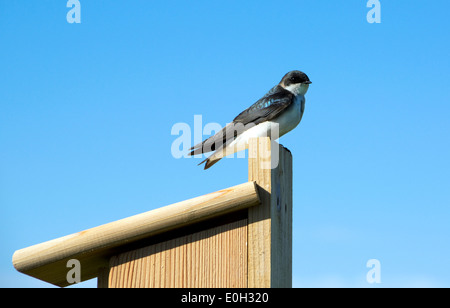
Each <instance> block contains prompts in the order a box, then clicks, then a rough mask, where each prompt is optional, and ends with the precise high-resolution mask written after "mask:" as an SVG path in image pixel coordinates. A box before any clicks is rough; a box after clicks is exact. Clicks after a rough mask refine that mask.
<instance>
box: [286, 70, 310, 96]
mask: <svg viewBox="0 0 450 308" xmlns="http://www.w3.org/2000/svg"><path fill="white" fill-rule="evenodd" d="M310 84H311V81H310V80H309V78H308V76H307V75H306V74H305V73H303V72H301V71H290V72H289V73H287V74H286V75H284V77H283V78H282V79H281V81H280V86H282V87H283V88H285V89H286V90H288V91H290V92H292V93H293V94H294V95H296V96H297V95H305V94H306V92H307V91H308V88H309V85H310Z"/></svg>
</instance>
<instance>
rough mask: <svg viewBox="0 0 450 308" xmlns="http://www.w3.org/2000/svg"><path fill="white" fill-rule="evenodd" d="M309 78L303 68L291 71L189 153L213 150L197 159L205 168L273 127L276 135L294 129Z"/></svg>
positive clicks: (299, 115) (297, 122)
mask: <svg viewBox="0 0 450 308" xmlns="http://www.w3.org/2000/svg"><path fill="white" fill-rule="evenodd" d="M310 84H311V81H310V80H309V77H308V76H307V75H306V74H305V73H304V72H302V71H298V70H294V71H290V72H288V73H287V74H285V75H284V76H283V78H282V79H281V81H280V82H279V83H278V84H277V85H276V86H274V87H273V88H272V89H270V90H269V91H268V92H267V93H266V94H265V95H264V96H263V97H261V98H260V99H259V100H258V101H256V102H255V103H254V104H253V105H251V106H250V107H248V108H247V109H245V110H244V111H242V112H241V113H240V114H239V115H237V116H236V117H235V118H234V120H233V121H232V122H231V123H229V124H227V125H226V126H225V127H224V128H223V129H222V130H221V131H219V132H217V133H216V134H214V135H213V136H211V137H209V138H207V139H206V140H204V141H202V142H200V143H198V144H196V145H194V146H193V147H191V148H190V149H189V151H190V153H188V156H192V155H197V154H202V153H208V152H214V153H213V154H212V155H210V156H209V157H208V158H206V159H205V160H203V161H202V162H200V163H199V165H201V164H203V163H205V166H204V169H205V170H206V169H208V168H210V167H211V166H213V165H214V164H216V163H217V162H218V161H219V160H220V159H222V158H223V157H225V156H228V155H231V154H233V153H236V152H238V151H242V150H245V149H247V148H248V142H249V140H250V139H251V138H255V137H268V136H271V134H272V133H273V132H274V131H275V132H278V136H276V138H275V139H278V138H279V137H281V136H283V135H284V134H286V133H288V132H290V131H291V130H293V129H294V128H295V127H297V125H298V124H299V123H300V121H301V119H302V117H303V112H304V111H305V94H306V92H307V91H308V88H309V85H310Z"/></svg>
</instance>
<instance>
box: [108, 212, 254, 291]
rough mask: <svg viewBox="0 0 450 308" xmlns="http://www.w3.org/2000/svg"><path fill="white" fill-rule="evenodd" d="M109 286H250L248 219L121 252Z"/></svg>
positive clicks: (115, 258)
mask: <svg viewBox="0 0 450 308" xmlns="http://www.w3.org/2000/svg"><path fill="white" fill-rule="evenodd" d="M108 274H109V275H108V279H109V282H108V286H109V287H110V288H245V287H247V219H243V220H239V221H236V222H232V223H228V224H225V225H222V226H218V227H215V228H211V229H208V230H205V231H200V232H196V233H193V234H188V235H186V236H182V237H178V238H175V239H172V240H168V241H165V242H161V243H158V244H154V245H150V246H148V247H144V248H140V249H136V250H133V251H129V252H125V253H121V254H119V255H117V256H113V257H112V258H111V260H110V271H109V273H108Z"/></svg>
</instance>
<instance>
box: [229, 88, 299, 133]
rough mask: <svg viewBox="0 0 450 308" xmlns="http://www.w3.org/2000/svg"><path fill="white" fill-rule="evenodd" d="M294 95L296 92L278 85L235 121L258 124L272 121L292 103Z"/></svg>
mask: <svg viewBox="0 0 450 308" xmlns="http://www.w3.org/2000/svg"><path fill="white" fill-rule="evenodd" d="M293 96H294V94H292V93H291V92H289V91H288V90H286V89H284V88H283V87H281V86H279V85H277V86H275V87H273V88H272V89H271V90H270V91H269V92H267V94H266V95H264V96H263V97H262V98H261V99H259V100H258V101H257V102H256V103H254V104H253V105H251V106H250V107H249V108H247V109H246V110H244V111H242V112H241V113H240V114H239V115H238V116H237V117H236V118H234V120H233V122H238V123H243V124H244V125H246V124H249V123H253V124H255V125H256V124H259V123H262V122H265V121H270V120H272V119H273V118H275V117H276V116H277V115H279V114H280V112H282V111H283V110H284V109H286V108H287V107H289V106H290V105H291V103H292V101H293Z"/></svg>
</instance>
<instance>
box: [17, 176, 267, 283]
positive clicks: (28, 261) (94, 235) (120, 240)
mask: <svg viewBox="0 0 450 308" xmlns="http://www.w3.org/2000/svg"><path fill="white" fill-rule="evenodd" d="M257 204H259V196H258V192H257V187H256V184H255V183H253V182H247V183H244V184H240V185H236V186H234V187H230V188H227V189H223V190H219V191H217V192H214V193H210V194H207V195H203V196H200V197H197V198H193V199H190V200H185V201H182V202H178V203H175V204H172V205H168V206H165V207H161V208H158V209H156V210H152V211H149V212H146V213H142V214H138V215H135V216H131V217H128V218H124V219H121V220H117V221H114V222H111V223H108V224H105V225H101V226H98V227H95V228H92V229H88V230H85V231H81V232H78V233H75V234H72V235H68V236H65V237H62V238H58V239H55V240H51V241H48V242H44V243H41V244H38V245H34V246H31V247H27V248H24V249H21V250H18V251H16V252H15V253H14V255H13V264H14V267H15V268H16V269H17V270H18V271H20V272H22V273H25V274H27V275H30V276H33V277H35V278H38V279H41V280H43V281H46V282H49V283H52V284H55V285H58V286H67V285H68V284H69V283H68V282H67V280H66V275H67V272H68V271H69V268H67V267H66V264H67V261H68V260H70V259H76V260H78V261H80V264H81V281H84V280H88V279H91V278H94V277H97V276H98V273H99V270H100V269H101V268H103V267H107V266H108V260H109V258H110V257H111V256H112V255H116V254H118V253H121V252H123V251H126V250H129V249H130V248H129V246H130V245H132V244H133V243H139V241H144V240H146V239H148V238H151V237H153V236H155V235H158V234H162V233H165V232H168V231H170V230H174V229H177V228H181V227H185V226H188V225H192V224H195V223H198V222H201V221H207V220H210V219H212V218H216V217H220V216H223V215H226V214H229V213H233V212H236V211H240V210H242V209H245V208H248V207H251V206H255V205H257ZM143 246H145V245H140V246H139V247H143ZM134 248H136V247H134ZM134 248H133V249H134Z"/></svg>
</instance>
